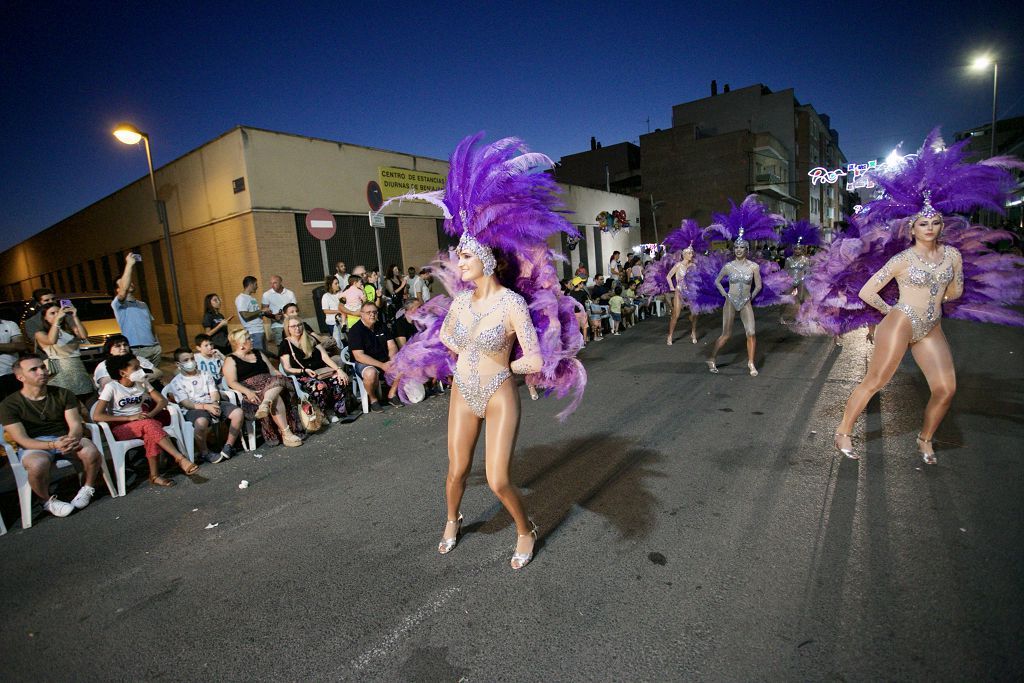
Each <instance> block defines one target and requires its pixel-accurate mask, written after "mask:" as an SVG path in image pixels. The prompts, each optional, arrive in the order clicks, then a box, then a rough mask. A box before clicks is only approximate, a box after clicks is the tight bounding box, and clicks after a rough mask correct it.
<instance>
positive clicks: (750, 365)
mask: <svg viewBox="0 0 1024 683" xmlns="http://www.w3.org/2000/svg"><path fill="white" fill-rule="evenodd" d="M747 367H748V368H750V376H751V377H757V368H755V367H754V364H753V363H747Z"/></svg>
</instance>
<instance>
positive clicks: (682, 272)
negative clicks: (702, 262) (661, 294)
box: [663, 218, 707, 346]
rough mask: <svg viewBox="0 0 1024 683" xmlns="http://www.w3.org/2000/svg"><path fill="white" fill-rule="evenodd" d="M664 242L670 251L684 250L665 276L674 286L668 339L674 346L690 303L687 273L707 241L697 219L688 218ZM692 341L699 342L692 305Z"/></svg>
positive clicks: (695, 316)
mask: <svg viewBox="0 0 1024 683" xmlns="http://www.w3.org/2000/svg"><path fill="white" fill-rule="evenodd" d="M663 244H664V245H665V248H666V249H667V250H668V251H678V250H682V252H681V256H680V260H679V261H678V262H677V263H676V264H675V265H674V266H672V269H671V270H669V271H668V275H666V276H665V279H666V280H667V281H668V284H669V287H671V288H672V289H671V291H672V299H671V303H672V313H671V316H670V317H669V320H668V339H667V340H666V343H667V344H668V345H669V346H672V335H673V334H675V331H676V322H677V321H678V320H679V314H680V313H682V310H683V306H684V305H686V306H689V305H690V304H689V302H688V301H687V300H686V296H685V294H684V286H685V278H686V274H687V273H688V272H690V270H692V269H693V267H694V266H695V265H696V264H695V261H694V259H695V258H696V251H697V250H700V252H701V253H703V252H705V251H706V250H707V243H706V242H705V241H704V236H703V234H702V232H701V229H700V226H699V225H698V224H697V221H695V220H693V219H692V218H687V219H685V220H684V221H683V222H682V224H681V225H680V226H679V227H678V228H676V229H675V230H673V231H672V232H670V233H669V234H668V236H667V237H665V241H664V242H663ZM690 342H691V343H693V344H696V343H697V313H695V312H694V310H693V307H692V306H690Z"/></svg>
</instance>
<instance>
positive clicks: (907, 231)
mask: <svg viewBox="0 0 1024 683" xmlns="http://www.w3.org/2000/svg"><path fill="white" fill-rule="evenodd" d="M966 143H967V141H963V142H962V143H958V144H957V145H954V146H953V147H951V148H949V149H946V148H945V146H944V145H943V143H942V140H941V138H939V134H938V130H937V129H936V130H934V131H932V133H931V134H930V135H929V137H928V138H927V139H926V140H925V144H924V146H923V147H922V149H921V151H920V152H919V154H918V155H917V156H913V157H906V158H905V159H904V160H903V164H902V167H901V168H900V169H899V170H897V171H896V172H895V173H889V174H885V175H878V176H877V177H876V179H875V180H876V182H877V183H878V185H879V186H880V188H881V189H882V191H883V194H882V197H881V198H880V199H877V200H875V201H873V202H870V203H868V204H867V205H866V206H865V208H864V213H865V214H866V217H867V220H869V221H872V222H875V223H888V227H889V230H890V233H892V234H895V235H897V238H902V239H905V238H906V237H907V236H909V239H910V240H911V243H910V246H909V247H908V248H907V249H904V250H903V251H901V252H899V253H898V254H896V255H895V256H893V257H892V258H890V259H889V260H888V262H886V264H885V265H884V266H883V267H882V268H881V269H879V270H878V271H877V272H875V273H874V275H872V276H871V278H870V279H869V280H868V281H867V282H866V283H865V284H864V285H863V287H862V288H861V290H860V298H861V299H863V300H864V301H865V302H867V303H868V304H869V305H870V306H871V307H873V308H875V309H876V310H878V311H879V312H880V313H881V314H883V315H884V316H885V317H884V318H883V319H882V321H881V322H880V323H879V324H878V327H877V329H876V330H875V347H874V351H873V353H872V355H871V361H870V363H869V365H868V371H867V374H866V375H865V377H864V379H863V381H861V383H860V384H859V385H858V386H857V387H856V388H855V389H854V390H853V392H852V393H851V394H850V398H849V400H847V402H846V409H845V410H844V412H843V418H842V421H841V422H840V423H839V426H838V427H837V429H836V433H835V447H836V449H837V450H838V451H839V452H841V453H842V454H843V455H845V456H846V457H848V458H853V459H856V458H858V457H859V456H858V454H857V453H856V451H855V450H854V449H853V436H852V435H853V427H854V424H855V422H856V420H857V418H858V417H859V416H860V414H861V413H862V412H863V411H864V408H865V406H866V405H867V403H868V401H869V400H870V399H871V397H872V396H874V395H875V393H877V392H878V391H879V390H881V389H882V387H884V386H885V385H886V384H887V383H888V382H889V380H890V379H891V378H892V376H893V375H894V374H895V372H896V369H897V368H898V367H899V364H900V361H901V360H902V359H903V355H904V354H905V353H906V351H907V349H908V348H909V349H910V352H911V354H912V355H913V357H914V360H915V362H916V363H917V365H918V367H919V368H921V372H923V373H924V376H925V379H926V380H927V382H928V388H929V390H930V392H931V396H930V398H929V400H928V404H927V405H926V406H925V409H924V418H923V420H922V423H921V430H920V432H919V433H918V435H917V448H918V452H919V453H920V455H921V458H922V460H923V461H924V462H925V464H928V465H934V464H936V462H937V459H936V457H935V449H934V447H933V445H932V437H933V436H934V434H935V431H936V429H938V426H939V424H940V423H941V422H942V419H943V417H945V415H946V412H947V411H948V410H949V406H950V403H951V401H952V399H953V394H954V393H955V391H956V372H955V368H954V365H953V355H952V353H951V351H950V348H949V344H948V342H947V341H946V337H945V335H944V334H943V331H942V325H941V320H942V315H943V304H944V303H947V302H955V301H956V300H957V299H960V298H961V296H963V295H964V293H965V270H966V260H965V256H964V255H963V254H962V253H961V252H960V250H959V249H957V248H956V247H954V246H952V245H951V244H949V243H948V242H952V241H955V238H956V233H957V232H960V233H961V234H962V233H968V234H971V235H972V237H974V238H973V239H970V240H969V241H968V240H965V241H964V242H962V243H965V244H971V245H972V247H971V248H972V250H976V249H977V248H978V247H977V245H979V244H981V243H982V242H984V238H977V232H978V231H977V229H976V228H966V229H961V227H962V226H961V222H960V221H959V219H957V218H956V217H955V216H953V215H952V214H953V213H954V212H956V211H965V212H966V211H972V210H976V209H981V208H985V209H990V210H996V211H1002V209H1003V206H1005V203H1006V200H1007V199H1008V197H1009V193H1010V191H1011V190H1012V188H1013V186H1014V180H1013V176H1012V175H1010V174H1009V173H1007V172H1006V171H1005V170H1004V168H1006V167H1017V168H1024V165H1022V164H1020V163H1019V162H1014V161H1012V160H1009V159H1006V158H999V157H994V158H991V159H987V160H985V161H983V162H981V163H979V164H964V163H961V161H962V160H963V157H964V155H965V151H966V150H965V146H966ZM947 224H950V226H949V227H951V228H952V230H951V232H952V233H953V234H952V235H950V236H949V237H952V238H953V239H949V238H947V236H946V230H947ZM989 256H990V255H986V256H985V257H984V258H983V259H979V261H983V263H984V266H985V273H984V279H982V280H979V281H978V282H976V283H970V284H976V285H978V289H979V290H981V289H989V290H990V291H991V290H993V289H994V290H996V291H998V292H999V293H1000V295H1002V296H1003V297H1004V299H1003V301H1000V302H998V304H1003V305H1012V304H1014V303H1016V302H1019V301H1020V299H1021V291H1020V290H1021V282H1020V281H1021V278H1020V275H1019V271H1018V272H1016V273H1014V272H1013V271H1014V269H1015V268H1016V267H1017V266H1019V263H1018V262H1019V260H1020V259H1015V258H1014V257H1009V259H1011V260H1013V261H1014V262H1010V260H1008V259H1007V258H1004V257H1000V256H999V255H995V254H992V255H991V256H994V258H989ZM893 279H895V280H896V283H897V285H898V287H899V299H898V301H897V302H896V303H895V304H894V305H890V304H889V303H888V302H887V301H886V300H885V299H884V298H883V297H882V296H881V295H880V292H881V291H882V289H883V288H884V287H885V286H886V285H887V284H888V283H889V282H890V281H891V280H893ZM1000 285H1005V286H1000ZM971 298H972V299H974V303H973V305H969V306H966V307H964V309H963V310H962V311H961V313H962V314H963V315H962V317H966V318H968V319H974V320H990V321H998V322H1009V323H1011V324H1020V323H1021V316H1020V315H1019V314H1017V313H1013V312H1009V313H1007V314H1002V313H1001V312H999V311H994V310H992V306H991V305H989V304H990V303H992V302H986V301H984V300H979V299H978V298H977V297H976V296H972V297H971ZM998 304H997V305H998ZM951 307H952V306H951Z"/></svg>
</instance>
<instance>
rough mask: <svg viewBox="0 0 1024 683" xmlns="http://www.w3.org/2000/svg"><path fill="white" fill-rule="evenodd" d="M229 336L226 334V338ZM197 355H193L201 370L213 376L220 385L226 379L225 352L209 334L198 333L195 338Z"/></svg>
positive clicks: (214, 380)
mask: <svg viewBox="0 0 1024 683" xmlns="http://www.w3.org/2000/svg"><path fill="white" fill-rule="evenodd" d="M226 338H227V336H226V335H225V339H226ZM194 341H195V355H194V356H193V358H194V360H195V361H196V365H197V366H198V367H199V371H200V372H205V373H208V374H209V375H210V377H213V382H214V384H216V385H217V386H220V383H221V381H223V379H224V354H223V353H221V352H220V349H218V348H217V345H216V344H214V342H213V338H212V337H211V336H210V335H208V334H197V335H196V338H195V340H194Z"/></svg>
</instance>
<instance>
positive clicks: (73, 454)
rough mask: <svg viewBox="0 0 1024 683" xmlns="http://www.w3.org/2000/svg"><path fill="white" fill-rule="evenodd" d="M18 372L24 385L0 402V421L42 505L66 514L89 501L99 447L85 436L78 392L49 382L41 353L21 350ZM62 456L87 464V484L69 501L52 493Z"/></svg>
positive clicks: (61, 515) (94, 482)
mask: <svg viewBox="0 0 1024 683" xmlns="http://www.w3.org/2000/svg"><path fill="white" fill-rule="evenodd" d="M14 376H15V377H16V378H17V380H18V381H19V382H21V385H22V386H21V391H18V392H15V393H13V394H11V395H10V396H8V397H7V398H5V399H4V400H3V401H2V402H0V422H2V423H3V426H4V432H5V433H7V434H10V436H11V438H12V439H14V441H15V443H17V444H18V452H19V456H20V458H21V464H22V466H23V467H24V468H25V471H26V473H27V474H28V480H29V485H30V486H31V487H32V491H33V493H35V494H36V495H37V496H39V498H40V499H41V500H42V501H43V509H44V510H46V511H47V512H49V513H50V514H51V515H53V516H55V517H67V516H68V515H69V514H71V512H72V511H74V510H76V509H78V510H81V509H82V508H84V507H85V506H86V505H88V504H89V501H91V500H92V497H93V494H95V493H96V475H97V474H99V472H100V457H101V456H100V452H99V450H98V449H97V448H96V445H95V444H93V442H92V441H90V440H89V439H88V438H86V437H84V436H82V434H83V429H84V426H83V424H82V416H81V414H80V413H79V404H78V399H77V398H75V395H74V394H72V393H71V392H70V391H69V390H67V389H64V388H63V387H56V386H48V385H47V381H48V380H49V374H48V373H47V371H46V362H45V361H43V359H42V358H40V357H39V356H34V355H33V356H22V357H21V358H19V359H18V360H16V361H15V362H14ZM61 458H63V459H66V460H78V461H79V462H81V463H82V469H83V470H85V484H84V485H83V486H82V487H81V488H80V489H79V490H78V494H77V495H75V497H74V498H72V499H71V502H70V503H65V502H64V501H62V500H58V499H57V496H51V495H50V468H51V467H52V466H53V464H54V462H55V461H56V460H58V459H61Z"/></svg>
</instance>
